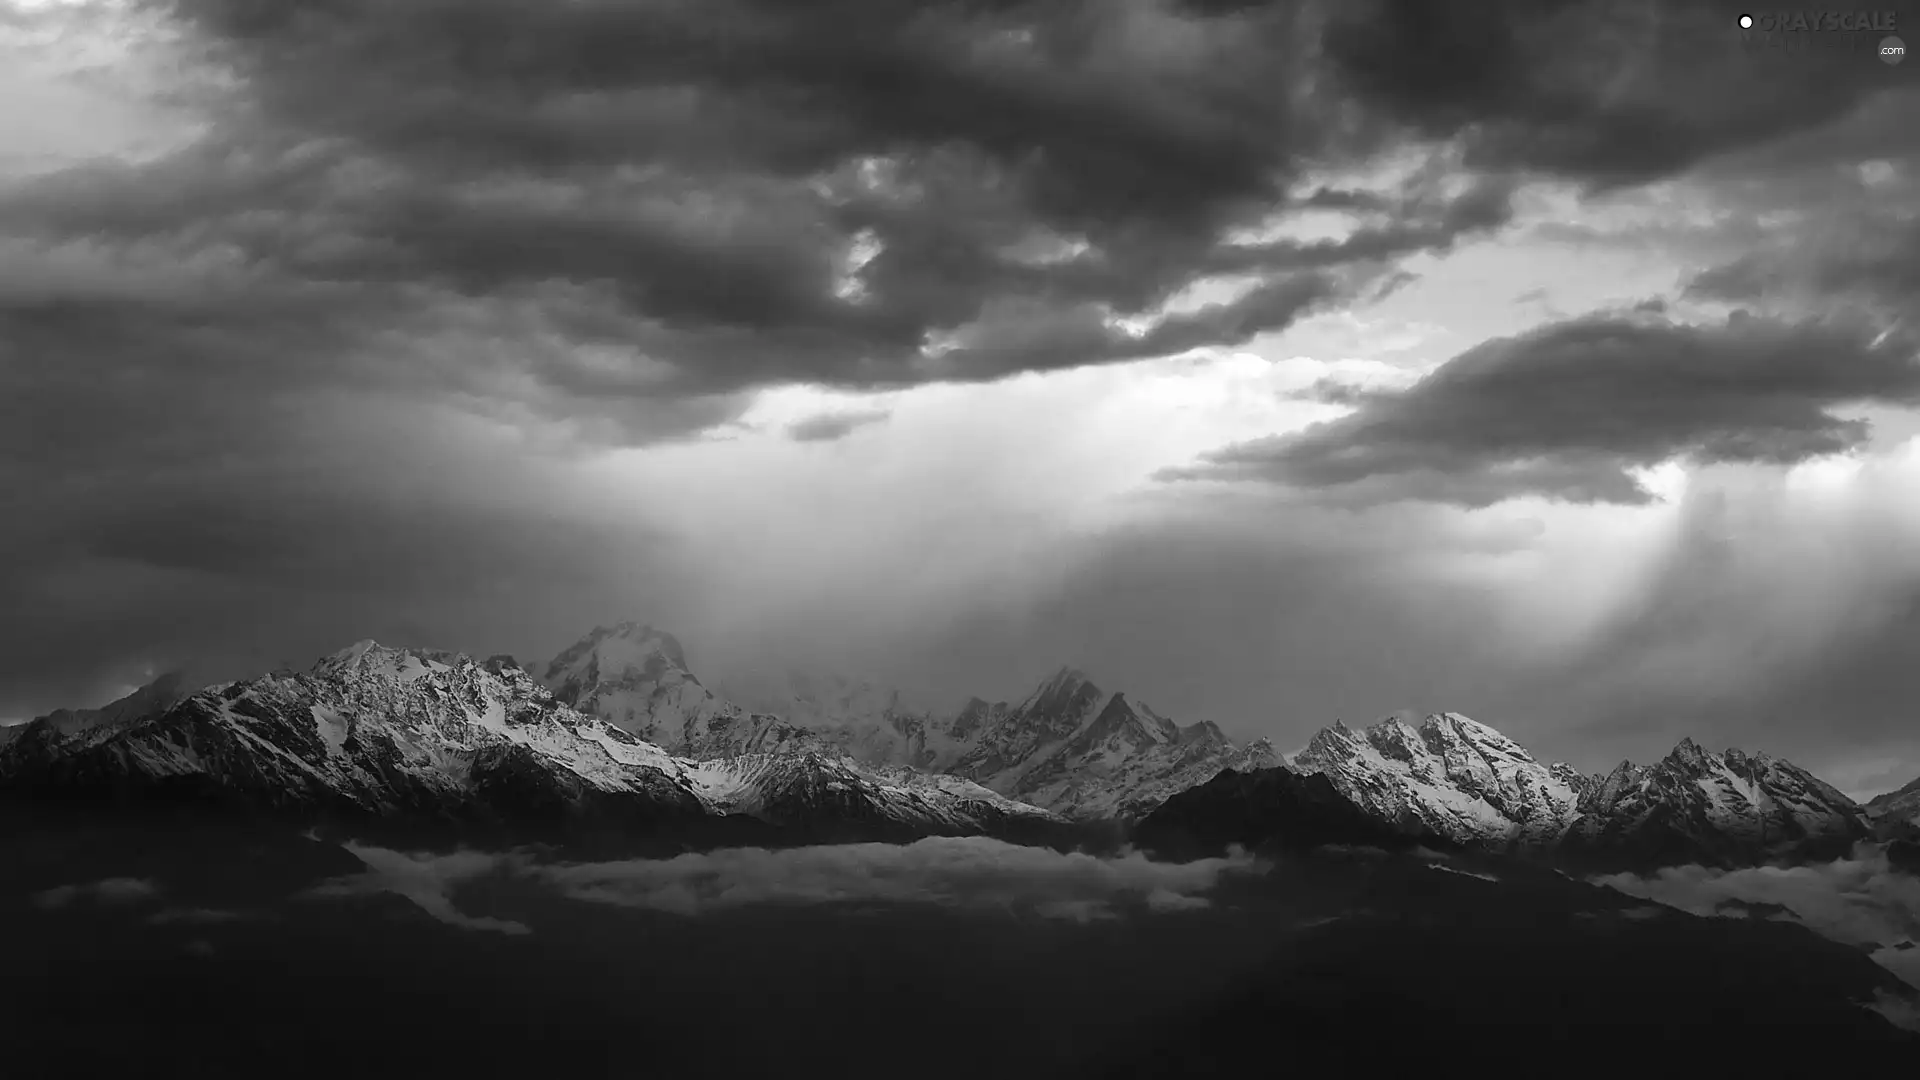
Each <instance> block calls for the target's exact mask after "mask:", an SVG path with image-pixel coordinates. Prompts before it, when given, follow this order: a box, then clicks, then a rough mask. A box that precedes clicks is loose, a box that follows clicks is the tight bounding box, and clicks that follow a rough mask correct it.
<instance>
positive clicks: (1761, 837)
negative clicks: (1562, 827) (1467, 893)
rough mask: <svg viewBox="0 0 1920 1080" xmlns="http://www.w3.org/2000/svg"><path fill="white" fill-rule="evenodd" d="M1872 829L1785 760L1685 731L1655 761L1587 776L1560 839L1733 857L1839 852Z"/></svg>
mask: <svg viewBox="0 0 1920 1080" xmlns="http://www.w3.org/2000/svg"><path fill="white" fill-rule="evenodd" d="M1872 832H1873V829H1872V822H1871V820H1870V819H1869V818H1868V816H1867V813H1866V811H1865V810H1864V809H1862V808H1861V807H1860V806H1859V805H1858V804H1857V803H1855V802H1854V801H1853V800H1852V799H1850V798H1848V797H1847V796H1846V795H1845V794H1843V793H1841V792H1840V790H1839V789H1837V788H1835V787H1833V786H1832V785H1831V784H1828V783H1826V782H1825V781H1823V780H1821V779H1819V778H1818V777H1816V776H1814V775H1813V774H1812V773H1809V772H1808V771H1807V770H1805V769H1803V768H1801V767H1799V766H1798V765H1795V764H1793V763H1792V762H1790V761H1782V760H1780V759H1778V758H1774V757H1770V756H1768V755H1767V754H1747V753H1744V752H1742V751H1740V750H1737V749H1733V750H1727V751H1725V752H1724V753H1718V754H1715V753H1710V752H1708V751H1707V750H1704V749H1702V748H1701V747H1700V746H1699V745H1698V744H1696V743H1695V742H1694V741H1693V740H1691V739H1682V740H1681V741H1680V743H1679V745H1677V746H1675V747H1674V749H1673V751H1672V752H1671V753H1669V754H1668V755H1667V756H1666V757H1664V758H1662V759H1660V760H1659V761H1657V762H1655V763H1653V764H1652V765H1647V766H1640V765H1635V764H1633V763H1632V762H1621V763H1620V765H1619V766H1618V767H1616V768H1615V769H1614V770H1613V771H1612V772H1611V773H1609V774H1607V775H1606V776H1603V777H1602V776H1596V777H1593V778H1591V779H1590V781H1589V782H1588V784H1587V786H1586V789H1585V790H1584V791H1583V793H1582V795H1581V799H1580V816H1579V818H1577V819H1576V820H1575V821H1574V822H1573V823H1572V824H1571V825H1570V826H1569V828H1568V829H1567V831H1566V833H1565V835H1563V836H1562V837H1560V838H1559V846H1560V847H1561V848H1562V849H1563V850H1566V851H1568V852H1585V851H1595V850H1599V851H1618V852H1638V853H1642V854H1644V855H1646V856H1649V857H1676V858H1677V857H1682V856H1685V857H1694V858H1699V859H1702V860H1703V861H1710V862H1728V861H1734V862H1739V861H1747V860H1749V859H1751V858H1752V857H1754V856H1755V855H1758V854H1762V853H1781V854H1785V853H1803V854H1816V853H1828V854H1831V855H1840V854H1844V853H1845V852H1846V851H1847V850H1848V849H1849V848H1850V847H1851V846H1852V845H1853V844H1854V843H1855V842H1857V841H1859V840H1863V839H1866V838H1868V837H1869V836H1871V835H1872Z"/></svg>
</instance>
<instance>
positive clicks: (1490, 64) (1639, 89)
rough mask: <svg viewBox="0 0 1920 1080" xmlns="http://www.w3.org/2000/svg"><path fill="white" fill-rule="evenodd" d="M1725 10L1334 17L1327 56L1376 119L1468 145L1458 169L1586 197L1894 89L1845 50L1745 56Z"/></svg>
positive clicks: (1544, 9) (1371, 12)
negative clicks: (1583, 191) (1499, 173)
mask: <svg viewBox="0 0 1920 1080" xmlns="http://www.w3.org/2000/svg"><path fill="white" fill-rule="evenodd" d="M1743 10H1744V9H1742V8H1741V7H1740V6H1739V5H1738V4H1736V3H1729V2H1724V0H1680V2H1677V3H1676V2H1668V0H1603V2H1599V3H1577V2H1569V0H1547V2H1540V0H1497V2H1495V3H1487V4H1472V5H1466V4H1428V3H1422V2H1421V0H1371V2H1361V3H1355V4H1349V5H1342V7H1341V8H1340V10H1339V14H1338V15H1337V16H1336V18H1335V19H1334V21H1333V23H1332V25H1331V26H1330V28H1329V30H1328V33H1327V36H1326V47H1327V50H1328V53H1329V54H1330V56H1331V58H1332V59H1333V61H1334V65H1335V67H1336V68H1337V69H1338V70H1339V71H1340V72H1341V73H1342V75H1343V77H1344V79H1343V85H1344V86H1346V87H1347V88H1348V89H1350V90H1351V91H1352V92H1354V93H1355V94H1356V95H1357V96H1358V97H1359V98H1360V99H1361V100H1362V101H1364V102H1366V103H1368V104H1369V105H1370V106H1372V107H1373V108H1374V109H1376V110H1378V111H1379V112H1381V113H1382V114H1384V115H1386V116H1389V117H1392V118H1394V119H1396V120H1399V121H1401V122H1404V123H1407V124H1409V125H1411V126H1413V127H1414V128H1416V129H1417V130H1420V131H1422V132H1425V133H1428V134H1430V135H1435V136H1453V135H1460V136H1463V137H1464V138H1465V140H1466V149H1467V158H1466V160H1467V163H1468V164H1469V165H1470V166H1472V167H1478V168H1488V169H1506V168H1515V167H1517V168H1524V169H1529V170H1537V171H1543V172H1548V173H1553V174H1556V175H1559V176H1563V177H1568V178H1571V179H1575V180H1578V181H1581V182H1583V183H1586V184H1588V185H1590V186H1592V187H1594V188H1610V187H1618V186H1622V185H1632V184H1637V183H1642V182H1645V181H1648V180H1653V179H1658V178H1661V177H1665V176H1671V175H1674V174H1676V173H1679V172H1681V171H1684V170H1685V169H1687V168H1689V167H1691V166H1693V165H1695V164H1698V163H1700V162H1702V161H1704V160H1706V159H1707V158H1709V157H1712V156H1713V155H1716V154H1719V153H1723V152H1726V151H1730V150H1736V149H1740V148H1743V147H1748V146H1753V145H1757V144H1761V143H1765V142H1767V141H1769V140H1772V139H1775V138H1778V137H1780V136H1784V135H1789V134H1793V133H1796V132H1800V131H1804V130H1807V129H1810V128H1815V127H1819V126H1821V125H1823V124H1825V123H1828V122H1829V121H1833V120H1835V119H1837V118H1839V117H1841V116H1843V115H1845V114H1846V113H1847V112H1848V111H1849V110H1851V109H1853V108H1854V107H1855V106H1856V105H1858V104H1859V103H1861V102H1862V101H1864V100H1865V99H1867V98H1868V97H1870V96H1872V95H1874V94H1876V93H1879V92H1881V91H1883V90H1886V89H1887V88H1888V87H1889V86H1890V85H1891V84H1890V82H1889V80H1888V79H1887V71H1886V69H1885V66H1884V65H1878V64H1874V63H1870V62H1866V61H1867V60H1868V59H1869V58H1868V57H1866V56H1863V55H1862V54H1860V53H1858V52H1845V51H1843V50H1838V49H1832V48H1824V47H1823V48H1816V49H1812V50H1807V51H1804V52H1800V53H1796V54H1794V55H1792V56H1791V57H1785V56H1782V55H1781V54H1780V53H1779V52H1778V51H1777V50H1776V51H1775V52H1773V53H1772V54H1764V53H1763V54H1760V55H1754V54H1750V53H1749V52H1747V51H1746V50H1745V49H1744V47H1743V46H1742V45H1741V41H1740V38H1739V35H1738V33H1737V31H1736V29H1735V19H1736V18H1737V17H1738V16H1739V15H1740V14H1741V12H1742V11H1743Z"/></svg>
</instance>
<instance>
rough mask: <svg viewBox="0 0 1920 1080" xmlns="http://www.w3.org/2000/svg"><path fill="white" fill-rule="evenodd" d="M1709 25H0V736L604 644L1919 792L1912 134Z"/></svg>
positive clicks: (317, 13) (530, 15)
mask: <svg viewBox="0 0 1920 1080" xmlns="http://www.w3.org/2000/svg"><path fill="white" fill-rule="evenodd" d="M1737 13H1738V12H1737V11H1736V10H1735V9H1733V8H1730V7H1726V6H1725V5H1721V4H1718V3H1711V2H1705V0H1701V2H1689V3H1679V4H1655V3H1641V2H1637V0H1591V2H1575V3H1564V4H1537V3H1523V2H1518V0H1515V2H1502V3H1497V4H1492V5H1482V6H1479V7H1476V8H1475V9H1474V10H1472V11H1467V10H1464V9H1462V10H1458V11H1456V10H1452V9H1450V8H1446V7H1436V6H1434V5H1428V4H1419V3H1411V2H1408V3H1394V2H1386V0H1377V2H1370V3H1365V4H1360V5H1351V4H1321V3H1309V4H1278V3H1273V4H1263V3H1202V2H1197V0H1189V2H1174V0H1125V2H1115V3H1081V2H1069V0H1060V2H1019V0H995V2H993V3H986V4H980V3H969V4H931V5H917V6H912V7H903V6H901V5H896V4H887V3H879V2H862V0H836V2H835V3H833V4H832V5H830V6H829V8H823V9H818V10H815V9H810V10H809V14H808V15H807V16H806V17H804V18H803V17H800V16H798V15H797V14H795V12H794V11H793V10H791V9H790V6H789V5H782V4H778V3H773V2H770V0H727V2H703V3H697V4H694V3H680V2H677V0H593V2H589V3H581V4H568V5H538V4H523V3H512V2H508V0H462V2H453V0H430V2H423V3H413V4H390V3H376V2H373V0H343V2H339V3H331V4H327V5H323V6H319V7H315V6H313V5H304V4H290V3H236V2H232V0H98V2H79V3H34V4H22V3H18V2H0V53H4V55H5V56H6V57H7V58H8V60H9V61H10V62H9V63H8V64H6V65H0V67H4V69H5V70H6V71H7V72H8V74H7V75H5V76H3V77H0V78H4V79H6V80H8V81H7V82H6V83H5V84H4V85H5V86H6V89H7V92H8V94H9V97H10V99H16V100H19V101H21V102H24V103H26V106H25V107H23V109H22V110H20V112H21V113H23V114H25V113H32V114H34V115H36V116H38V117H41V118H42V119H41V120H40V121H36V122H35V123H33V124H31V125H30V124H28V123H27V122H26V121H25V120H22V119H19V118H7V119H5V120H4V121H0V122H3V123H5V124H8V125H14V126H12V127H7V128H5V129H4V130H5V132H6V134H8V136H9V138H7V139H6V140H4V141H6V142H8V143H9V144H10V145H12V146H14V147H15V148H16V150H15V152H12V153H10V154H8V155H7V156H5V157H4V158H0V235H4V236H5V237H7V239H5V240H3V241H0V401H3V402H5V403H6V404H5V405H4V406H0V410H4V422H0V610H5V611H8V612H10V613H14V614H15V616H16V617H15V618H13V619H10V620H8V621H7V622H6V624H5V625H4V627H0V718H14V719H18V718H24V717H26V716H30V715H33V714H35V713H39V712H44V711H47V710H49V709H52V708H54V707H57V706H62V705H93V704H99V703H101V702H103V701H104V700H106V699H108V698H110V697H112V696H114V693H115V692H116V691H118V690H120V689H121V688H123V687H126V686H127V685H129V684H131V683H136V682H138V681H140V679H141V677H142V675H143V673H145V672H148V671H151V670H153V669H155V668H157V667H163V666H167V665H169V664H173V663H179V662H182V661H186V660H192V659H199V660H204V661H206V662H208V663H209V664H211V665H212V666H214V667H215V668H218V669H220V673H221V674H223V675H238V674H244V673H247V672H249V671H252V670H258V669H262V668H265V667H270V666H273V665H275V664H279V663H283V662H288V661H291V662H294V663H296V664H300V665H302V666H304V664H305V663H306V662H307V660H308V659H309V658H310V657H313V656H317V655H321V654H323V653H326V652H328V651H331V650H332V649H335V648H337V647H339V646H340V645H342V644H344V643H345V642H348V641H352V640H356V639H359V638H363V637H368V636H372V637H376V638H380V639H382V640H390V641H393V642H396V643H406V644H428V645H435V646H444V647H453V648H462V649H467V650H469V651H472V652H475V653H478V654H480V655H487V654H491V653H494V652H499V651H511V652H513V653H515V654H516V655H520V656H523V657H533V656H542V655H550V654H552V653H553V652H555V651H557V649H559V648H560V647H562V646H563V645H564V644H565V643H566V642H568V641H570V640H572V639H573V638H575V637H577V636H578V635H579V634H580V633H581V632H582V631H583V630H584V629H585V628H586V627H589V626H591V625H593V624H595V623H597V622H611V621H615V620H618V619H623V618H630V617H631V618H640V619H644V620H648V621H652V622H654V623H656V624H659V625H665V626H669V627H672V628H673V629H674V630H675V631H676V632H677V633H679V634H680V635H681V636H682V637H683V638H685V639H686V640H687V641H688V642H689V644H690V645H691V646H692V648H693V652H694V657H693V665H694V667H695V668H696V670H699V671H701V672H702V674H703V675H713V676H724V675H726V674H727V673H728V672H729V671H730V670H733V669H744V668H750V667H755V666H768V665H773V666H784V665H787V664H798V665H802V666H805V665H821V666H832V667H841V668H845V667H853V668H858V669H865V670H870V671H874V672H876V673H879V674H882V675H884V676H886V677H889V678H892V679H894V680H895V681H900V682H903V683H906V684H909V685H910V686H911V687H913V688H915V689H916V690H919V691H923V692H924V693H925V694H926V695H928V696H930V697H931V698H933V699H935V700H940V701H955V700H958V699H959V698H960V697H962V696H964V695H966V694H972V693H980V694H984V695H987V696H1013V695H1017V694H1019V693H1021V692H1023V691H1024V690H1025V689H1027V688H1028V687H1029V686H1030V685H1031V683H1032V682H1033V681H1034V680H1035V679H1036V678H1037V677H1038V676H1039V675H1040V674H1041V673H1042V672H1044V671H1046V670H1049V669H1051V668H1053V667H1056V666H1058V665H1059V664H1060V663H1063V662H1071V663H1075V664H1078V665H1080V666H1083V667H1085V668H1088V669H1089V670H1090V671H1092V672H1093V674H1094V675H1095V676H1096V677H1097V678H1099V679H1100V680H1101V681H1102V682H1103V683H1106V684H1111V685H1113V686H1115V687H1117V688H1125V689H1127V690H1128V691H1130V692H1133V693H1136V694H1138V695H1140V696H1141V697H1142V698H1144V699H1145V700H1147V701H1150V702H1152V703H1153V704H1154V705H1155V707H1156V708H1159V709H1161V710H1162V711H1165V712H1167V713H1169V714H1171V715H1174V716H1176V717H1179V718H1180V719H1182V720H1196V719H1213V720H1216V721H1218V722H1221V723H1222V724H1223V725H1224V726H1226V727H1227V728H1228V729H1229V730H1231V731H1233V732H1234V733H1235V734H1237V735H1242V736H1251V735H1258V734H1268V735H1272V736H1273V737H1274V738H1275V739H1276V740H1277V741H1280V742H1282V743H1287V742H1289V740H1292V739H1298V738H1303V737H1304V736H1305V735H1306V734H1307V733H1309V732H1311V731H1312V730H1314V729H1316V728H1318V727H1320V726H1322V725H1323V724H1325V723H1327V722H1329V721H1331V720H1332V719H1333V718H1335V717H1336V716H1344V717H1345V718H1347V719H1349V720H1353V719H1365V718H1370V717H1371V716H1373V715H1379V714H1382V713H1385V712H1388V711H1392V710H1395V709H1398V708H1402V707H1407V706H1412V707H1416V708H1422V709H1427V710H1438V709H1442V708H1446V709H1458V710H1460V711H1463V712H1467V713H1468V714H1470V715H1476V716H1483V717H1484V718H1485V719H1487V720H1488V721H1489V722H1491V723H1494V724H1495V725H1496V726H1499V727H1501V728H1502V729H1503V730H1506V731H1508V732H1509V733H1510V734H1512V735H1513V736H1514V737H1516V738H1518V739H1520V740H1521V741H1522V742H1524V743H1526V744H1528V745H1530V746H1533V747H1535V748H1536V749H1538V750H1539V751H1540V752H1541V753H1543V754H1544V755H1547V756H1551V757H1565V758H1569V759H1572V760H1576V761H1579V762H1581V763H1582V765H1583V766H1585V767H1591V768H1602V767H1606V766H1607V765H1610V764H1611V763H1612V761H1613V760H1617V758H1618V757H1620V756H1626V755H1629V754H1631V755H1633V756H1637V757H1642V758H1644V757H1647V756H1650V755H1655V754H1658V753H1661V752H1664V750H1665V748H1666V747H1667V746H1670V745H1671V744H1672V742H1673V741H1674V740H1675V739H1677V738H1678V737H1679V736H1680V735H1682V734H1691V735H1693V736H1694V737H1696V738H1699V739H1702V740H1703V741H1707V742H1710V743H1717V744H1731V743H1742V744H1748V745H1756V746H1764V747H1765V748H1767V749H1769V750H1772V751H1774V752H1778V753H1784V754H1788V755H1791V756H1794V757H1796V758H1797V759H1800V760H1802V761H1803V762H1804V763H1805V764H1807V765H1809V766H1810V767H1814V768H1816V769H1819V770H1822V771H1823V772H1825V773H1827V774H1829V775H1832V776H1834V777H1835V779H1836V781H1837V782H1841V783H1842V784H1843V786H1853V785H1856V784H1857V785H1859V786H1862V788H1863V789H1866V788H1870V787H1871V786H1873V785H1876V784H1883V783H1884V785H1885V786H1889V787H1890V786H1894V785H1897V784H1898V783H1901V782H1904V781H1905V780H1907V779H1911V777H1912V775H1914V774H1920V743H1916V741H1915V740H1916V736H1914V735H1913V733H1912V725H1911V715H1910V707H1909V706H1908V705H1906V704H1905V703H1906V702H1908V701H1910V700H1911V694H1912V690H1913V682H1912V675H1911V672H1912V671H1914V670H1916V668H1915V667H1914V664H1913V661H1914V659H1915V656H1914V650H1915V649H1916V648H1917V647H1920V646H1916V645H1915V642H1916V641H1920V632H1916V627H1915V620H1916V619H1917V618H1920V607H1916V603H1920V600H1917V599H1916V598H1920V565H1916V562H1915V560H1914V559H1913V557H1912V554H1911V553H1912V552H1914V551H1916V550H1920V520H1917V519H1916V517H1915V515H1914V513H1913V512H1912V511H1911V510H1909V509H1908V508H1909V507H1911V506H1914V505H1920V500H1914V499H1912V498H1910V497H1908V494H1907V493H1910V492H1911V491H1913V490H1916V489H1920V458H1916V456H1915V453H1916V452H1915V449H1914V443H1913V441H1912V440H1913V439H1914V438H1915V436H1916V435H1920V420H1916V419H1915V414H1914V411H1913V406H1914V405H1915V404H1916V400H1915V399H1916V393H1917V392H1920V376H1916V374H1915V366H1914V362H1913V358H1914V352H1915V349H1916V342H1915V338H1914V336H1913V335H1914V333H1915V330H1914V327H1915V326H1916V325H1920V324H1916V323H1914V322H1913V321H1912V320H1913V316H1914V314H1915V311H1914V303H1915V301H1914V297H1915V296H1920V291H1916V290H1915V289H1912V288H1903V287H1902V285H1903V283H1907V282H1911V281H1913V280H1914V279H1915V278H1914V275H1915V271H1916V268H1917V267H1920V232H1916V231H1915V227H1914V220H1915V219H1914V213H1913V211H1914V208H1915V206H1916V205H1920V189H1917V188H1916V175H1917V174H1916V171H1915V170H1916V169H1917V168H1920V135H1916V133H1915V129H1914V128H1913V125H1912V124H1911V116H1912V108H1913V106H1914V105H1915V104H1916V100H1917V99H1916V97H1915V94H1916V91H1915V89H1914V86H1913V84H1912V82H1911V79H1910V78H1905V75H1908V74H1910V72H1904V73H1903V71H1902V69H1892V68H1888V67H1887V66H1886V65H1881V64H1877V63H1871V64H1870V63H1854V62H1852V61H1853V60H1856V59H1859V58H1857V57H1850V56H1847V55H1845V54H1841V53H1837V52H1836V53H1833V54H1831V55H1822V54H1820V53H1817V52H1816V53H1813V54H1808V55H1805V56H1801V57H1793V58H1781V57H1774V58H1768V57H1764V56H1761V57H1756V56H1751V55H1748V54H1746V53H1744V52H1742V51H1741V50H1740V48H1739V46H1738V42H1737V39H1736V37H1735V36H1734V35H1733V33H1732V32H1731V29H1730V27H1731V23H1732V17H1733V16H1734V15H1736V14H1737ZM1787 64H1791V65H1793V66H1791V67H1788V66H1783V65H1787ZM93 69H97V70H93ZM89 70H92V73H89ZM108 73H110V74H108ZM80 129H85V130H86V131H88V132H92V133H95V134H92V135H88V136H87V137H86V138H82V137H81V136H80V135H78V134H74V133H73V132H75V131H79V130H80ZM1811 717H1817V718H1818V723H1817V724H1816V723H1813V722H1811V721H1810V720H1809V718H1811ZM1843 774H1844V775H1843Z"/></svg>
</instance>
